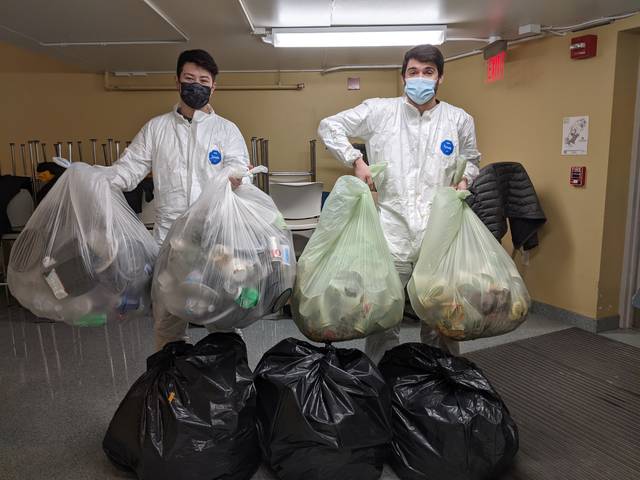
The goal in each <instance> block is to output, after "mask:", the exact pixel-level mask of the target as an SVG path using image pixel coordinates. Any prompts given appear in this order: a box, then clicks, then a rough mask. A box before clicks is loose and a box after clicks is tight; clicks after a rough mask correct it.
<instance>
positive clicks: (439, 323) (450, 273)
mask: <svg viewBox="0 0 640 480" xmlns="http://www.w3.org/2000/svg"><path fill="white" fill-rule="evenodd" d="M467 196H469V192H467V191H456V190H454V189H453V188H451V187H446V188H441V189H439V190H438V192H437V193H436V195H435V197H434V199H433V205H432V207H431V215H430V216H429V221H428V223H427V229H426V231H425V235H424V239H423V241H422V247H421V250H420V256H419V258H418V262H417V263H416V265H415V267H414V270H413V275H412V276H411V279H410V280H409V284H408V285H407V292H408V294H409V299H410V300H411V306H412V307H413V309H414V310H415V312H416V314H417V315H418V316H419V317H420V318H421V319H422V321H423V322H425V323H426V324H427V325H429V326H431V327H433V328H435V329H436V330H438V331H439V332H440V333H441V334H442V335H444V336H446V337H448V338H451V339H454V340H473V339H476V338H482V337H492V336H496V335H502V334H504V333H507V332H510V331H511V330H514V329H515V328H517V327H518V326H519V325H520V324H521V323H522V322H523V321H524V320H525V317H526V315H527V312H528V310H529V307H530V305H531V298H530V297H529V293H528V291H527V288H526V286H525V284H524V282H523V280H522V277H521V276H520V274H519V273H518V270H517V268H516V266H515V264H514V263H513V260H512V259H511V257H510V256H509V255H508V254H507V252H506V251H505V250H504V248H503V247H502V245H500V243H499V242H498V241H497V240H496V239H495V237H494V236H493V235H492V234H491V232H490V231H489V230H488V229H487V227H486V226H485V225H484V224H483V223H482V221H481V220H480V219H479V218H478V217H477V216H476V214H475V213H473V210H471V208H470V207H469V206H468V205H467V203H466V202H465V198H466V197H467Z"/></svg>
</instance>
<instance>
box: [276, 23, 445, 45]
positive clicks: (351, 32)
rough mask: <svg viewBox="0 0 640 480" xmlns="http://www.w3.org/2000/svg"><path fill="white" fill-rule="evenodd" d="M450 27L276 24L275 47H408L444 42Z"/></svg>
mask: <svg viewBox="0 0 640 480" xmlns="http://www.w3.org/2000/svg"><path fill="white" fill-rule="evenodd" d="M446 31H447V27H446V26H445V25H442V26H396V27H374V26H370V27H313V28H273V29H272V30H271V42H270V43H273V46H274V47H406V46H412V45H421V44H424V43H428V44H431V45H440V44H442V43H444V40H445V36H446Z"/></svg>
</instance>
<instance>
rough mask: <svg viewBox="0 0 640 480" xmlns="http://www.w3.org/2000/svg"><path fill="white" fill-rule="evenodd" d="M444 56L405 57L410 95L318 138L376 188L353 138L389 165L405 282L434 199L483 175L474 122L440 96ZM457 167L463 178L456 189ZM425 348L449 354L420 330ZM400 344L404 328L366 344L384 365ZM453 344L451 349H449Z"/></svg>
mask: <svg viewBox="0 0 640 480" xmlns="http://www.w3.org/2000/svg"><path fill="white" fill-rule="evenodd" d="M443 72H444V57H443V55H442V53H441V52H440V50H439V49H438V48H436V47H434V46H432V45H418V46H416V47H414V48H412V49H411V50H409V51H408V52H407V53H406V54H405V56H404V62H403V65H402V80H403V83H404V93H405V94H404V95H403V96H401V97H396V98H372V99H369V100H365V101H364V102H363V103H362V104H360V105H358V106H357V107H355V108H352V109H349V110H345V111H344V112H340V113H338V114H337V115H334V116H331V117H328V118H325V119H324V120H322V121H321V122H320V126H319V127H318V134H319V135H320V137H321V138H322V140H323V141H324V143H325V145H326V146H327V148H328V149H329V151H330V152H331V153H332V154H333V155H334V156H335V157H337V158H338V159H339V160H340V161H341V162H342V163H344V164H345V165H348V166H352V167H353V168H354V175H355V176H357V177H358V178H360V179H361V180H363V181H365V182H367V183H368V184H369V186H370V188H372V189H373V188H374V185H373V180H372V178H371V172H370V170H369V166H368V165H367V164H366V163H365V162H364V160H363V158H362V154H361V152H360V151H359V150H357V149H355V148H354V147H353V146H352V145H351V143H350V141H349V137H353V138H361V139H363V140H364V141H365V142H366V151H367V156H368V161H369V163H370V164H372V165H373V164H379V163H386V164H387V169H386V171H385V178H384V181H383V182H382V183H381V184H380V185H377V191H378V208H379V213H380V222H381V224H382V229H383V231H384V234H385V237H386V239H387V242H388V244H389V250H390V251H391V255H392V257H393V260H394V262H395V265H396V269H397V271H398V273H399V275H400V279H401V280H402V283H403V285H406V284H407V283H408V281H409V279H410V278H411V274H412V272H413V267H414V265H415V263H416V261H417V259H418V255H419V253H420V246H421V244H422V238H423V236H424V232H425V228H426V226H427V220H428V219H429V212H430V209H431V203H432V199H433V195H434V193H435V191H436V189H437V188H438V187H442V186H454V187H455V188H457V189H467V188H468V187H469V186H470V185H471V183H472V182H473V181H474V179H475V178H476V177H477V175H478V172H479V169H478V166H479V163H480V152H478V150H477V147H476V134H475V126H474V122H473V118H472V117H471V116H470V115H469V114H468V113H466V112H465V111H464V110H462V109H460V108H457V107H454V106H453V105H450V104H448V103H446V102H442V101H440V100H437V99H436V94H437V91H438V86H439V85H440V84H441V83H442V80H443ZM458 162H465V166H464V173H463V177H462V180H461V181H460V182H459V183H457V184H456V185H453V183H454V177H455V173H456V169H457V165H458ZM420 336H421V340H422V342H423V343H427V344H431V345H434V346H439V347H441V348H445V349H447V347H448V345H447V344H449V342H448V341H445V339H444V338H442V337H441V336H440V335H439V334H438V332H436V331H435V330H432V329H431V328H429V327H427V326H426V325H424V324H423V325H422V331H421V335H420ZM399 343H400V326H399V325H398V326H397V327H395V328H393V329H390V330H387V331H385V332H381V333H378V334H375V335H372V336H370V337H368V338H367V339H366V347H365V350H366V353H367V355H369V357H370V358H371V359H372V360H373V361H374V362H376V363H377V362H378V361H379V360H380V359H381V358H382V356H383V355H384V352H385V351H386V350H388V349H391V348H393V347H395V346H396V345H398V344H399ZM449 345H450V344H449Z"/></svg>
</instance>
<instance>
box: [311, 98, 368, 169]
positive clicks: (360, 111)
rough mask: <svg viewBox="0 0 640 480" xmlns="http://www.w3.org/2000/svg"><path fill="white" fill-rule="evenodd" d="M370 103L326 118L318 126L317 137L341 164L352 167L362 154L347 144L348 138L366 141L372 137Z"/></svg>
mask: <svg viewBox="0 0 640 480" xmlns="http://www.w3.org/2000/svg"><path fill="white" fill-rule="evenodd" d="M371 113H372V111H371V104H370V101H365V102H363V103H361V104H360V105H358V106H357V107H355V108H351V109H349V110H345V111H344V112H340V113H338V114H336V115H333V116H331V117H327V118H325V119H324V120H322V121H321V122H320V125H319V126H318V135H319V136H320V138H322V141H323V142H324V144H325V145H326V147H327V149H329V151H330V152H331V153H332V154H333V155H334V156H335V157H336V158H337V159H338V160H340V161H341V162H342V163H344V164H345V165H347V166H351V165H353V162H355V161H356V160H357V159H358V158H360V157H361V156H362V153H361V152H360V151H359V150H357V149H356V148H354V147H353V146H352V145H351V142H349V137H357V138H362V139H363V140H368V139H369V137H370V136H371V135H372V133H373V132H372V128H371V127H370V116H371Z"/></svg>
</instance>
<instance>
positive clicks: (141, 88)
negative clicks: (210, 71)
mask: <svg viewBox="0 0 640 480" xmlns="http://www.w3.org/2000/svg"><path fill="white" fill-rule="evenodd" d="M104 89H105V90H106V91H108V92H173V91H177V90H178V88H177V87H176V86H175V85H111V84H110V83H109V72H104ZM302 89H304V83H295V84H286V85H282V84H280V85H217V86H216V91H260V90H302Z"/></svg>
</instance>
